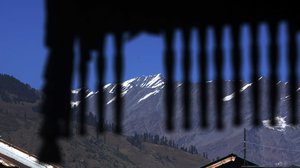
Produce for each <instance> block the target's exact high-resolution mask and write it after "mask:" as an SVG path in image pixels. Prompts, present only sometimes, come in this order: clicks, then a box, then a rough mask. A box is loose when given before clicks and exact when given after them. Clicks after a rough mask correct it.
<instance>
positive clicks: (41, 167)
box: [0, 139, 59, 168]
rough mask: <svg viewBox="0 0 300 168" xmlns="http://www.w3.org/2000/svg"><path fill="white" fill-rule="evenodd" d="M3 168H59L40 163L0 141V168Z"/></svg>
mask: <svg viewBox="0 0 300 168" xmlns="http://www.w3.org/2000/svg"><path fill="white" fill-rule="evenodd" d="M5 167H10V168H12V167H15V168H29V167H30V168H59V166H57V165H51V164H46V163H42V162H40V161H39V160H38V158H37V157H36V156H34V155H32V154H30V153H28V152H26V151H24V150H23V149H21V148H18V147H16V146H14V145H12V144H10V143H8V142H6V141H4V140H2V139H0V168H5Z"/></svg>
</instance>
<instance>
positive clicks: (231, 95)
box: [223, 83, 252, 101]
mask: <svg viewBox="0 0 300 168" xmlns="http://www.w3.org/2000/svg"><path fill="white" fill-rule="evenodd" d="M251 85H252V83H248V84H246V85H244V86H243V87H242V88H241V89H240V92H243V91H244V90H246V89H247V88H248V87H250V86H251ZM234 95H235V93H234V92H233V93H231V94H230V95H227V96H225V97H224V98H223V101H229V100H231V99H233V98H234Z"/></svg>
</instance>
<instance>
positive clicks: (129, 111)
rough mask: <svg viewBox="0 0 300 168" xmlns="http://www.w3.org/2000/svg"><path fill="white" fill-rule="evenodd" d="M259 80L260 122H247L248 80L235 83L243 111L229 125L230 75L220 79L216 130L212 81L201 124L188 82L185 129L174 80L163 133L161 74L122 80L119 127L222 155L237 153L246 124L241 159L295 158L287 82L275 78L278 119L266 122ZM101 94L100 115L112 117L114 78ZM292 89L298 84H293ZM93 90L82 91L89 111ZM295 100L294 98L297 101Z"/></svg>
mask: <svg viewBox="0 0 300 168" xmlns="http://www.w3.org/2000/svg"><path fill="white" fill-rule="evenodd" d="M256 82H258V83H259V85H260V86H261V90H260V93H261V96H262V97H261V102H260V109H261V112H262V113H261V114H260V116H261V127H253V126H252V124H251V120H252V110H253V108H252V99H251V89H252V88H251V83H243V84H242V87H241V88H240V92H241V99H242V108H241V113H242V114H243V121H244V122H243V125H242V126H241V127H238V128H236V127H234V126H233V125H232V123H233V121H232V120H233V114H232V113H233V110H234V105H233V102H234V98H235V97H234V92H233V89H232V88H231V85H232V82H231V81H224V97H223V102H224V110H223V111H224V117H223V118H224V122H225V129H224V130H223V131H222V132H220V131H217V130H216V129H215V117H214V115H215V105H214V85H215V83H214V81H208V82H207V85H208V97H207V99H208V102H209V104H208V106H209V107H208V111H209V122H208V123H210V126H209V128H207V129H201V128H199V126H198V125H199V110H198V109H199V102H198V94H199V89H198V87H197V85H196V84H194V85H192V88H191V95H192V99H191V102H190V103H191V107H192V108H191V109H192V110H191V111H192V117H191V123H192V127H193V128H192V129H191V130H189V131H185V130H183V129H182V128H181V126H182V121H183V119H182V118H183V117H182V113H183V106H182V103H181V102H182V101H181V100H182V99H183V97H181V94H180V93H181V91H182V85H181V83H176V87H175V88H176V89H175V90H174V92H175V93H176V103H175V111H176V112H175V117H174V119H175V120H174V121H175V130H174V132H171V133H168V132H166V131H165V127H164V121H165V119H164V117H165V112H164V77H163V76H162V75H161V74H157V75H150V76H141V77H137V78H133V79H130V80H127V81H125V82H124V83H123V84H122V85H123V92H122V95H123V99H124V106H123V109H124V114H123V128H124V129H123V130H124V134H125V135H132V134H134V133H145V132H148V133H153V134H159V135H165V136H167V137H168V138H170V139H174V140H176V142H177V143H178V144H182V145H195V146H196V147H198V151H200V153H201V152H206V153H207V154H208V157H209V158H210V159H215V158H217V157H223V156H225V155H227V154H229V153H235V154H237V155H240V156H243V129H244V128H246V129H247V142H246V143H247V159H248V160H250V161H252V162H254V163H257V164H259V165H265V166H275V165H277V166H278V165H281V166H286V165H291V164H300V132H299V126H292V125H290V124H289V122H288V111H289V95H288V94H287V91H288V86H289V84H288V83H287V82H278V84H277V86H278V89H279V90H280V91H279V93H280V100H279V101H278V112H277V113H278V114H277V121H278V125H277V126H275V127H271V126H270V125H269V120H268V112H267V109H268V105H269V101H268V99H267V98H265V97H267V94H268V89H267V79H266V78H259V79H257V81H256ZM104 88H105V95H106V121H107V122H110V123H113V113H114V111H113V109H114V100H115V97H114V92H115V90H114V89H115V84H107V85H105V87H104ZM79 91H80V89H77V90H73V91H72V93H73V95H74V100H73V101H72V102H71V104H72V106H73V108H74V110H75V111H76V109H77V108H78V106H80V100H78V99H77V98H76V97H77V96H76V95H77V94H78V92H79ZM297 91H298V90H297ZM97 94H98V92H97V91H96V92H93V91H87V96H86V99H87V101H88V108H87V112H88V113H89V114H93V115H95V113H96V105H95V103H96V101H97ZM298 102H299V101H298Z"/></svg>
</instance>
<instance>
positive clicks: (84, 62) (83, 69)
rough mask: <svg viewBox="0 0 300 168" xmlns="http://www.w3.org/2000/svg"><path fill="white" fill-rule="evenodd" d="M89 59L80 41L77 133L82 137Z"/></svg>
mask: <svg viewBox="0 0 300 168" xmlns="http://www.w3.org/2000/svg"><path fill="white" fill-rule="evenodd" d="M89 58H90V53H89V50H88V48H87V46H85V44H84V42H83V41H81V44H80V88H81V91H80V101H81V102H80V111H79V121H80V126H79V132H80V134H81V135H84V134H85V132H86V128H85V120H86V116H85V115H86V114H85V112H86V98H85V97H86V89H87V85H86V81H87V78H88V77H87V74H88V69H87V66H88V60H89Z"/></svg>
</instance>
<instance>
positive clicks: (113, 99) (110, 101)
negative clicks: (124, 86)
mask: <svg viewBox="0 0 300 168" xmlns="http://www.w3.org/2000/svg"><path fill="white" fill-rule="evenodd" d="M115 100H116V97H114V98H112V99H111V100H109V101H108V102H107V103H106V104H110V103H112V102H113V101H115Z"/></svg>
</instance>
